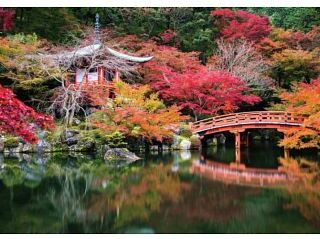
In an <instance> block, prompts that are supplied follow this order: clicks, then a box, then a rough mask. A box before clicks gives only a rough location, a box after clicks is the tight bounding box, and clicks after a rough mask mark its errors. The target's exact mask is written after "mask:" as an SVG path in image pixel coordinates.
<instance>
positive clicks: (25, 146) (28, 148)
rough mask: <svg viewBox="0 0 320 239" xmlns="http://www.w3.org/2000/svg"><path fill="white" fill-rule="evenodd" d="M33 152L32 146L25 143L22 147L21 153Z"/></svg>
mask: <svg viewBox="0 0 320 239" xmlns="http://www.w3.org/2000/svg"><path fill="white" fill-rule="evenodd" d="M34 151H35V148H34V145H33V144H29V143H26V144H24V145H23V148H22V152H23V153H32V152H34Z"/></svg>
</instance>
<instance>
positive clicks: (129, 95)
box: [91, 81, 187, 141]
mask: <svg viewBox="0 0 320 239" xmlns="http://www.w3.org/2000/svg"><path fill="white" fill-rule="evenodd" d="M115 93H116V97H115V99H113V100H110V99H108V98H107V97H106V98H105V99H103V100H102V99H101V98H100V99H99V102H96V103H98V104H99V105H100V107H99V108H100V109H98V110H97V111H96V112H95V113H94V114H93V115H92V117H91V118H92V119H91V122H92V124H93V125H94V126H95V127H98V128H100V129H102V130H104V131H106V132H114V131H120V132H122V133H123V134H124V135H127V136H133V137H143V138H144V139H146V140H149V141H150V140H153V139H155V140H159V141H162V140H163V139H164V138H166V137H170V136H171V135H172V132H173V129H174V128H175V127H177V126H178V125H179V123H180V122H181V121H183V120H186V119H187V117H186V116H182V115H181V113H180V112H179V110H180V108H179V107H177V106H175V105H173V106H170V107H166V106H165V105H164V103H163V102H162V101H161V100H160V99H159V98H158V95H157V94H156V93H151V92H150V88H149V86H148V85H143V86H137V85H130V84H127V83H124V82H122V81H118V82H116V83H115ZM102 102H103V103H102Z"/></svg>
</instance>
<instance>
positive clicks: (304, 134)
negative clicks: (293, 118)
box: [281, 78, 320, 148]
mask: <svg viewBox="0 0 320 239" xmlns="http://www.w3.org/2000/svg"><path fill="white" fill-rule="evenodd" d="M319 95H320V78H318V79H315V80H313V81H312V82H311V83H310V84H306V83H300V84H299V85H298V86H297V87H296V89H295V90H294V92H292V93H290V92H286V93H283V94H282V95H281V98H282V100H283V101H284V102H285V103H284V104H285V106H286V109H287V111H289V112H293V113H296V114H297V115H304V116H306V117H307V118H306V119H305V121H304V123H303V127H302V128H300V129H293V130H290V131H288V133H287V136H288V137H287V138H286V139H284V140H283V141H282V142H281V146H285V147H287V148H310V147H320V144H319V142H320V137H319V132H320V97H319Z"/></svg>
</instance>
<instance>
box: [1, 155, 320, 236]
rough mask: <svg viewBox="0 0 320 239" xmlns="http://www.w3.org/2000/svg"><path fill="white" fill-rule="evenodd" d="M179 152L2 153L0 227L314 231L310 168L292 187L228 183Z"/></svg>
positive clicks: (314, 201)
mask: <svg viewBox="0 0 320 239" xmlns="http://www.w3.org/2000/svg"><path fill="white" fill-rule="evenodd" d="M183 153H184V154H183V155H181V152H177V153H172V152H171V153H166V154H162V155H157V154H153V155H149V156H148V157H149V160H148V161H140V162H136V163H135V164H132V165H127V166H125V167H118V168H117V167H110V165H107V164H106V163H105V162H104V161H103V160H101V158H100V157H99V156H98V155H94V156H85V155H71V156H70V155H64V154H56V155H51V156H50V155H49V156H47V158H37V156H36V155H33V156H32V157H31V158H28V159H27V160H28V161H26V160H25V159H24V158H9V159H8V158H6V157H5V158H3V159H2V161H1V165H5V167H2V168H1V169H0V203H1V205H3V207H4V208H6V209H7V210H1V211H0V223H1V225H2V226H1V227H0V232H25V233H28V232H33V233H61V232H65V233H69V232H74V233H103V232H104V233H110V232H143V233H148V232H185V233H187V232H218V233H221V232H235V233H237V232H319V226H318V224H315V223H313V224H312V223H310V221H311V220H312V221H314V222H315V221H316V220H318V219H319V215H318V214H317V213H318V212H319V207H318V205H319V204H317V203H319V201H317V195H318V194H316V190H315V189H316V188H318V184H310V183H311V182H312V183H314V182H315V181H314V180H315V178H317V177H318V176H316V174H315V175H313V176H312V177H311V178H308V177H307V178H308V180H307V181H308V184H310V188H308V187H306V186H301V188H299V187H293V188H289V189H288V190H289V192H290V193H288V192H286V189H284V188H283V189H278V188H274V189H272V188H271V189H263V188H258V187H247V186H239V185H228V184H225V183H223V182H216V181H213V180H209V179H205V178H203V177H202V176H201V175H193V174H190V171H189V170H190V167H191V165H192V162H193V160H198V159H199V154H198V153H194V152H191V153H190V152H188V153H187V152H183ZM186 155H187V157H186ZM189 158H190V159H189ZM284 167H285V166H284ZM294 167H297V166H294ZM303 168H304V167H303ZM311 168H312V169H315V170H318V169H316V168H313V166H312V167H311ZM173 169H174V170H173ZM289 170H291V171H293V170H292V169H291V168H289ZM309 171H310V170H309ZM309 171H308V172H309ZM311 171H312V170H311ZM315 185H316V187H314V186H315ZM303 190H307V191H306V192H307V194H308V197H310V198H308V197H307V195H305V198H307V199H303V200H300V199H301V197H300V196H299V195H300V194H301V193H302V192H304V191H303ZM309 194H310V195H309ZM305 218H307V219H308V221H307V220H306V219H305Z"/></svg>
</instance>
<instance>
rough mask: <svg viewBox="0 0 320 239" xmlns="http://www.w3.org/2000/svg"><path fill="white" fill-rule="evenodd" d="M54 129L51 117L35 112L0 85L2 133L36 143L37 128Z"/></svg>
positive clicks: (0, 130)
mask: <svg viewBox="0 0 320 239" xmlns="http://www.w3.org/2000/svg"><path fill="white" fill-rule="evenodd" d="M37 126H38V127H40V128H42V129H50V128H53V122H52V118H51V117H50V116H47V115H44V114H40V113H37V112H35V111H34V110H33V109H32V108H31V107H29V106H27V105H25V104H24V103H23V102H21V101H20V100H18V99H17V98H15V95H14V94H13V92H12V91H11V90H10V89H7V88H4V87H3V86H1V85H0V133H10V134H13V135H15V136H19V137H21V138H22V139H23V140H25V141H26V142H30V143H36V142H37V138H36V136H35V132H36V127H37Z"/></svg>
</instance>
